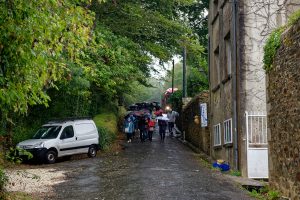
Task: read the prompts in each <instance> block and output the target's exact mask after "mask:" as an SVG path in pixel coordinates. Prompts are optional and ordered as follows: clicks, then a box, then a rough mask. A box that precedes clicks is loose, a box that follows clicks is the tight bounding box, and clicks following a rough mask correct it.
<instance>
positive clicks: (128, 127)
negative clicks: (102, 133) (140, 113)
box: [124, 115, 135, 143]
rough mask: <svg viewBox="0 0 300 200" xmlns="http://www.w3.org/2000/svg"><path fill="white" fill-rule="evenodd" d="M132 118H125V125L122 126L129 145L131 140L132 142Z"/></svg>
mask: <svg viewBox="0 0 300 200" xmlns="http://www.w3.org/2000/svg"><path fill="white" fill-rule="evenodd" d="M134 120H135V118H134V116H133V115H130V116H129V117H127V118H126V119H125V122H124V123H125V124H124V127H125V129H124V132H125V133H126V136H127V142H128V143H130V142H131V140H132V135H133V132H134V129H135V128H134Z"/></svg>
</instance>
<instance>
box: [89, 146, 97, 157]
mask: <svg viewBox="0 0 300 200" xmlns="http://www.w3.org/2000/svg"><path fill="white" fill-rule="evenodd" d="M96 155H97V149H96V147H95V146H94V145H91V146H90V147H89V151H88V157H90V158H94V157H96Z"/></svg>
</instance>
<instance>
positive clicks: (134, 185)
mask: <svg viewBox="0 0 300 200" xmlns="http://www.w3.org/2000/svg"><path fill="white" fill-rule="evenodd" d="M124 145H125V150H124V151H122V152H120V153H119V154H117V155H106V156H98V157H97V158H94V159H89V158H86V159H81V160H72V161H67V162H61V163H57V164H55V168H59V169H69V170H70V169H72V172H71V173H70V174H68V178H67V181H66V182H64V183H61V184H59V185H57V186H55V188H54V189H55V194H54V196H49V197H47V198H46V197H45V199H83V200H93V199H99V200H100V199H101V200H106V199H116V200H119V199H126V200H130V199H135V200H142V199H149V200H152V199H153V200H157V199H170V200H171V199H172V200H175V199H178V200H185V199H211V200H226V199H236V200H242V199H251V198H250V197H249V196H248V195H247V194H246V192H245V191H243V190H241V189H239V188H238V187H237V186H234V185H233V184H232V183H230V182H228V181H227V180H225V178H224V177H223V176H221V175H220V174H219V173H216V172H214V171H212V170H211V169H208V168H205V167H204V166H202V165H201V162H200V161H199V159H198V158H197V155H196V154H195V153H193V152H192V151H191V150H190V149H189V148H187V147H186V146H184V145H183V144H181V143H180V141H178V140H177V139H175V138H169V137H167V138H166V141H165V142H164V143H161V142H160V141H159V139H158V136H157V135H154V140H153V142H152V143H150V142H149V141H146V142H145V143H140V142H139V141H138V140H137V139H136V140H135V141H133V142H132V143H129V144H127V143H124ZM52 166H53V165H52Z"/></svg>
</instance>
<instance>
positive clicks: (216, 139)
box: [214, 124, 221, 146]
mask: <svg viewBox="0 0 300 200" xmlns="http://www.w3.org/2000/svg"><path fill="white" fill-rule="evenodd" d="M220 145H221V124H217V125H214V146H220Z"/></svg>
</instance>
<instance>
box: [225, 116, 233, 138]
mask: <svg viewBox="0 0 300 200" xmlns="http://www.w3.org/2000/svg"><path fill="white" fill-rule="evenodd" d="M228 143H232V120H231V119H228V120H225V121H224V144H228Z"/></svg>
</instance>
